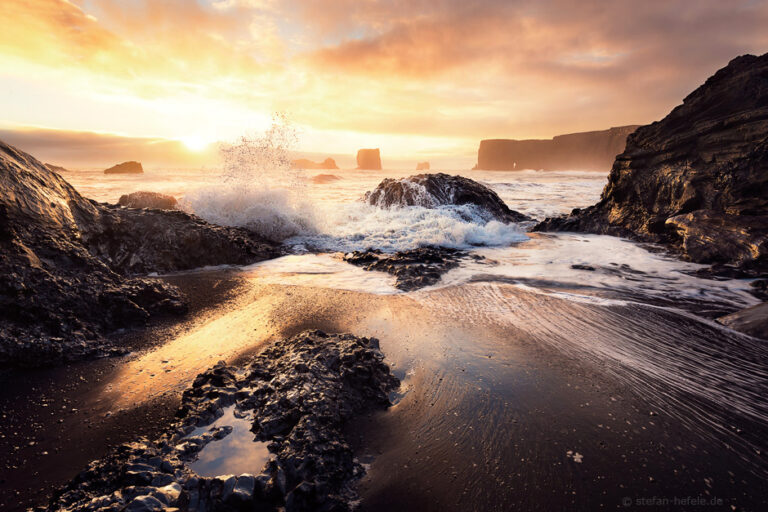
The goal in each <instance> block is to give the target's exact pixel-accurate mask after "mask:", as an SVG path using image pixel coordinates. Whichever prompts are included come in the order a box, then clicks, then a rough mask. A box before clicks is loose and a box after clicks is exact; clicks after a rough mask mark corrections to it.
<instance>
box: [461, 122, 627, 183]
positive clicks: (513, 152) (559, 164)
mask: <svg viewBox="0 0 768 512" xmlns="http://www.w3.org/2000/svg"><path fill="white" fill-rule="evenodd" d="M637 128H638V125H629V126H619V127H616V128H610V129H608V130H600V131H594V132H581V133H571V134H568V135H558V136H556V137H554V138H553V139H533V140H513V139H487V140H483V141H481V142H480V149H479V150H478V152H477V165H476V166H475V169H483V170H489V171H507V170H513V169H544V170H547V171H562V170H596V171H600V170H605V171H606V172H607V171H608V170H610V168H611V165H612V164H613V161H614V159H615V158H616V155H618V154H619V153H621V152H623V151H624V146H625V143H626V141H627V136H628V135H629V134H630V133H632V132H634V131H635V130H636V129H637Z"/></svg>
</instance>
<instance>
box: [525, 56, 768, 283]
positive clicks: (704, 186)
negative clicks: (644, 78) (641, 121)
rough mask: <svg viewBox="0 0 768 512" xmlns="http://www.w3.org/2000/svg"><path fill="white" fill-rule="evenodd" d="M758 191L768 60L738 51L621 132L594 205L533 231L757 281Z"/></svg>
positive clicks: (762, 231) (761, 254)
mask: <svg viewBox="0 0 768 512" xmlns="http://www.w3.org/2000/svg"><path fill="white" fill-rule="evenodd" d="M767 191H768V54H765V55H763V56H761V57H755V56H754V55H744V56H742V57H737V58H736V59H734V60H732V61H731V62H730V63H729V64H728V65H727V66H726V67H725V68H723V69H721V70H719V71H718V72H717V73H715V74H714V75H713V76H712V77H710V78H709V79H708V80H707V81H706V82H705V83H704V84H703V85H702V86H701V87H699V88H698V89H696V90H695V91H693V92H692V93H691V94H689V95H688V97H686V98H685V99H684V100H683V104H682V105H679V106H678V107H676V108H675V109H674V110H672V112H670V113H669V115H667V117H665V118H664V119H662V120H661V121H658V122H655V123H652V124H650V125H647V126H643V127H641V128H638V129H637V131H635V132H634V133H633V134H632V135H630V136H629V138H628V139H627V147H626V149H625V151H624V152H623V153H622V154H621V155H619V156H618V157H617V158H616V161H615V163H614V164H613V169H612V170H611V173H610V176H609V177H608V184H607V185H606V186H605V189H604V190H603V194H602V198H601V200H600V202H599V203H597V204H595V205H594V206H590V207H589V208H584V209H581V210H580V209H576V210H573V212H572V213H571V214H570V215H568V216H565V217H559V218H550V219H547V220H546V221H544V222H542V223H541V224H539V225H538V226H536V228H535V229H536V230H538V231H580V232H589V233H601V234H609V235H616V236H626V237H630V238H634V239H636V240H642V241H649V242H656V243H662V244H666V245H667V247H669V248H671V249H672V250H675V251H677V252H679V253H680V254H682V256H683V257H685V258H687V259H689V260H691V261H694V262H699V263H710V264H716V265H717V267H723V266H727V267H728V268H727V270H728V272H729V273H730V274H731V275H733V273H734V272H740V273H742V275H757V274H761V273H765V272H768V193H767ZM717 267H716V268H717Z"/></svg>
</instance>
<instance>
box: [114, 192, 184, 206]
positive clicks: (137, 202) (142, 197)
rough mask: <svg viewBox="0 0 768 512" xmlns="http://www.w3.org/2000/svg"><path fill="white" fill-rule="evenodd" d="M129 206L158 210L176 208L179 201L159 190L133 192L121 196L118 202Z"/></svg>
mask: <svg viewBox="0 0 768 512" xmlns="http://www.w3.org/2000/svg"><path fill="white" fill-rule="evenodd" d="M117 204H119V205H120V206H125V207H127V208H155V209H157V210H176V209H177V208H178V203H177V202H176V198H175V197H173V196H169V195H166V194H159V193H157V192H141V191H140V192H133V193H131V194H124V195H122V196H120V200H119V201H118V202H117Z"/></svg>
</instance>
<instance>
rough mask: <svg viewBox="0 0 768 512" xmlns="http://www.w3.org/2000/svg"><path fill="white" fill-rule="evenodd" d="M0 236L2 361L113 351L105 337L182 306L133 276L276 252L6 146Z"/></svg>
mask: <svg viewBox="0 0 768 512" xmlns="http://www.w3.org/2000/svg"><path fill="white" fill-rule="evenodd" d="M0 241H1V242H2V243H1V244H0V247H1V248H2V249H0V255H1V256H2V257H0V366H7V365H31V366H39V365H45V364H55V363H60V362H63V361H67V360H73V359H79V358H83V357H89V356H98V355H105V354H109V353H113V352H115V349H114V348H113V347H111V346H110V345H109V344H108V343H107V341H106V340H105V338H104V337H103V336H104V335H105V334H108V333H109V332H111V331H113V330H114V329H118V328H123V327H131V326H136V325H142V324H143V323H144V322H145V321H146V320H147V319H148V318H149V317H151V316H156V315H161V314H168V313H173V314H178V313H182V312H184V311H185V308H186V306H185V304H184V300H183V297H182V296H181V294H180V293H179V291H178V290H177V289H176V288H174V287H172V286H170V285H168V284H166V283H164V282H162V281H159V280H156V279H148V278H141V277H130V276H131V275H135V274H138V273H147V272H170V271H174V270H182V269H191V268H195V267H202V266H205V265H215V264H221V263H248V262H251V261H257V260H259V259H264V258H267V257H270V256H272V255H273V254H275V251H274V248H273V247H272V246H270V245H268V244H265V243H263V242H262V241H261V240H260V239H258V238H257V237H255V235H252V234H250V233H249V232H247V231H245V230H241V229H233V228H224V227H220V226H213V225H210V224H207V223H206V222H204V221H202V220H200V219H198V218H197V217H194V216H192V215H188V214H186V213H183V212H179V211H163V210H137V209H126V208H120V207H118V206H113V205H105V204H99V203H96V202H94V201H90V200H88V199H86V198H84V197H82V196H81V195H80V194H79V193H78V192H77V191H76V190H75V189H74V188H73V187H72V186H71V185H70V184H69V183H67V182H66V181H65V180H64V179H63V178H62V177H61V176H59V175H58V174H57V173H55V172H52V171H51V170H50V169H49V168H48V167H46V166H45V165H43V164H42V163H40V162H39V161H37V160H36V159H34V158H33V157H32V156H30V155H28V154H26V153H24V152H22V151H19V150H18V149H16V148H14V147H12V146H8V145H6V144H5V143H3V142H0Z"/></svg>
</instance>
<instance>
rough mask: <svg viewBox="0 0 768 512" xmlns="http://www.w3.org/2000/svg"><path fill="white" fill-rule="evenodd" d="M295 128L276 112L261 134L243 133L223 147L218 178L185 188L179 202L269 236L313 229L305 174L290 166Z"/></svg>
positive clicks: (203, 214) (213, 220) (209, 217)
mask: <svg viewBox="0 0 768 512" xmlns="http://www.w3.org/2000/svg"><path fill="white" fill-rule="evenodd" d="M296 141H297V135H296V130H295V128H294V127H293V125H292V124H291V123H290V121H289V119H288V118H287V116H286V115H285V114H275V115H274V116H273V118H272V126H271V127H270V128H269V129H268V130H267V131H266V132H265V133H264V134H263V135H261V136H243V137H241V138H240V139H239V140H238V141H237V142H236V143H233V144H226V145H223V146H222V147H221V150H220V153H221V158H222V173H221V183H220V184H217V185H214V186H208V187H205V188H200V189H197V190H193V191H191V192H189V193H188V194H187V195H186V196H185V197H184V198H183V199H182V200H181V201H180V204H181V207H182V208H183V209H184V210H186V211H188V212H191V213H194V214H196V215H198V216H200V217H202V218H203V219H205V220H207V221H208V222H211V223H214V224H220V225H224V226H235V227H244V228H247V229H249V230H250V231H253V232H254V233H256V234H258V235H260V236H263V237H264V238H266V239H268V240H272V241H275V242H280V241H283V240H285V239H286V238H289V237H292V236H297V235H307V234H311V233H314V232H315V228H314V211H313V209H312V207H311V205H310V204H309V203H308V202H307V201H306V200H305V199H304V194H302V190H303V188H304V187H306V179H305V177H304V176H303V174H302V172H301V171H300V170H297V169H292V168H291V158H290V157H291V152H292V150H293V147H294V146H295V144H296Z"/></svg>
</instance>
